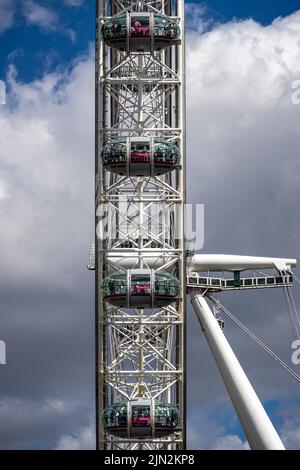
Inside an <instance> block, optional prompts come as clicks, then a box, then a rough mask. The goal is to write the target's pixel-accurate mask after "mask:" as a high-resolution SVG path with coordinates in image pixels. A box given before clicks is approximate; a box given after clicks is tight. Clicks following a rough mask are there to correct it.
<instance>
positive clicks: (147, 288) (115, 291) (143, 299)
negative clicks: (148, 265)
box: [101, 269, 179, 308]
mask: <svg viewBox="0 0 300 470" xmlns="http://www.w3.org/2000/svg"><path fill="white" fill-rule="evenodd" d="M101 291H102V295H103V299H104V300H105V301H106V302H108V303H110V304H111V305H115V306H117V307H123V308H160V307H165V306H167V305H170V304H171V303H172V302H175V301H176V299H177V298H178V295H179V282H178V280H177V279H176V277H174V276H172V275H171V274H169V273H165V272H156V271H153V270H149V269H148V270H147V269H131V270H128V271H127V272H126V273H118V274H111V275H109V276H108V277H106V278H105V279H104V280H103V281H102V284H101Z"/></svg>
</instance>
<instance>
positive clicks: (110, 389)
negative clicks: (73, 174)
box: [95, 0, 186, 450]
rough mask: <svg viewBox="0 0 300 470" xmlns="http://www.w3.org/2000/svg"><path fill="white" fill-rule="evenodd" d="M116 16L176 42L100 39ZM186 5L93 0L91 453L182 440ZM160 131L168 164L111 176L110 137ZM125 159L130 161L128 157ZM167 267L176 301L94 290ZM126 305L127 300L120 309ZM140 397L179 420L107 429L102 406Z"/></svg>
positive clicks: (176, 444)
mask: <svg viewBox="0 0 300 470" xmlns="http://www.w3.org/2000/svg"><path fill="white" fill-rule="evenodd" d="M120 12H126V13H128V14H129V13H130V12H149V13H150V17H151V14H152V13H162V14H167V15H168V16H172V17H175V18H176V20H177V21H178V22H179V25H180V29H181V38H180V43H179V44H176V45H173V46H172V47H169V48H168V49H163V50H160V51H156V50H154V48H153V47H152V46H151V47H150V50H149V51H148V52H132V51H131V50H130V45H129V43H128V44H127V46H126V50H125V51H121V50H116V49H113V48H110V47H109V46H108V45H106V44H105V43H104V41H103V39H102V35H101V27H102V25H103V22H104V21H105V20H106V19H107V18H109V17H111V16H113V15H116V14H118V13H120ZM183 32H184V8H183V1H182V0H162V1H161V0H157V1H156V0H143V1H127V0H108V1H106V0H97V41H96V129H97V133H96V134H97V135H96V227H97V230H96V233H97V236H96V243H95V270H96V343H97V365H96V367H97V371H96V382H97V390H96V395H97V397H96V399H97V410H96V412H97V447H98V448H99V449H111V450H113V449H176V448H183V447H184V439H185V432H184V427H185V291H186V288H185V283H186V266H185V247H184V197H185V180H184V174H185V171H184V155H185V85H184V34H183ZM133 137H147V138H149V140H150V146H152V145H153V139H154V138H157V137H158V138H159V137H163V138H165V139H166V140H167V141H168V142H171V143H174V144H176V145H177V146H178V148H179V150H180V154H181V157H182V160H181V165H180V167H179V168H177V169H176V170H174V171H172V172H170V173H167V174H165V175H161V176H155V174H154V172H153V171H151V173H150V175H149V176H146V177H141V176H131V175H130V172H129V169H128V168H127V171H126V175H123V176H121V175H117V174H113V173H111V172H109V171H107V169H105V168H104V166H103V161H102V159H101V158H100V153H101V150H102V148H103V146H104V145H105V144H108V143H111V142H114V141H116V140H117V139H120V138H122V139H125V140H127V141H128V140H129V139H131V138H133ZM128 160H129V159H128ZM135 268H139V269H148V270H154V269H155V271H156V272H159V271H167V272H169V273H171V274H173V275H174V276H176V278H177V279H178V280H179V283H180V298H178V299H177V301H176V302H175V303H173V304H171V305H169V306H166V307H162V308H155V305H153V307H154V308H152V309H149V308H148V309H140V308H135V309H134V308H124V307H123V308H121V307H120V308H118V307H115V306H113V305H109V304H108V303H106V302H104V300H103V297H102V295H101V292H100V288H99V286H100V285H101V282H102V281H103V279H105V278H106V277H107V276H109V275H110V274H111V273H119V272H120V273H122V272H123V273H124V272H127V271H128V270H129V269H135ZM125 307H126V306H125ZM140 396H144V397H147V398H148V399H150V400H151V401H152V402H154V401H155V400H161V401H162V402H166V403H174V404H176V406H177V407H178V409H179V414H180V420H181V423H180V426H179V428H178V431H177V432H176V433H174V434H172V435H171V436H165V437H160V438H158V437H157V436H156V435H155V432H154V429H153V433H152V437H151V438H147V439H136V438H131V437H130V436H129V437H127V438H118V437H115V436H112V435H109V434H108V433H106V431H105V428H104V426H103V423H102V421H101V412H102V411H103V409H105V407H107V406H108V405H110V404H113V403H116V402H121V401H130V400H132V399H133V398H134V397H140Z"/></svg>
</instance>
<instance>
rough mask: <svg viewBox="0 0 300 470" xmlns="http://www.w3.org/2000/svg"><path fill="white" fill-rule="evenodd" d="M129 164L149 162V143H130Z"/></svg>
mask: <svg viewBox="0 0 300 470" xmlns="http://www.w3.org/2000/svg"><path fill="white" fill-rule="evenodd" d="M131 162H132V163H149V162H150V142H146V141H145V142H134V141H133V142H131Z"/></svg>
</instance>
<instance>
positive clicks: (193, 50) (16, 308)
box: [0, 2, 300, 449]
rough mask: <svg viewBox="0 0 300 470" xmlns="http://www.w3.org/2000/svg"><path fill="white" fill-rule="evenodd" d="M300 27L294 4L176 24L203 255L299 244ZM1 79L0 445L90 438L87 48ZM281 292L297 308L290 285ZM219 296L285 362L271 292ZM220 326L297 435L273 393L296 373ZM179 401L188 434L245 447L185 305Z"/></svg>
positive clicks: (268, 251) (207, 442) (295, 442)
mask: <svg viewBox="0 0 300 470" xmlns="http://www.w3.org/2000/svg"><path fill="white" fill-rule="evenodd" d="M74 3H76V2H74ZM199 13H200V14H201V12H199ZM199 21H201V17H200V19H199ZM299 26H300V13H299V12H298V13H295V14H294V15H291V16H289V17H287V18H281V19H278V20H276V21H275V22H274V23H273V24H272V25H269V26H267V27H263V26H261V25H259V24H257V23H255V22H254V21H252V20H248V21H240V22H234V21H233V22H229V23H226V24H223V25H216V26H214V27H210V30H209V31H207V32H204V33H203V34H201V35H200V34H199V30H198V29H197V27H196V26H195V22H193V28H192V29H191V30H190V31H189V32H188V35H187V77H188V83H187V85H188V88H187V90H188V95H187V105H188V116H187V117H188V128H187V138H188V148H187V179H188V199H189V202H193V203H200V204H201V203H204V204H205V245H204V250H203V251H204V252H207V253H213V252H215V253H221V252H223V253H237V254H253V255H265V256H287V257H299V232H300V223H299V218H298V212H297V205H298V202H299V199H300V185H299V176H300V163H299V158H298V148H299V140H300V126H299V123H300V106H296V105H294V104H293V103H292V99H291V95H292V83H293V81H295V80H297V79H299V78H300V61H299V58H300V45H299V44H300V32H299V31H300V28H299ZM203 28H204V27H203V24H201V25H200V30H201V31H202V30H203ZM8 85H9V88H10V90H11V93H10V96H9V97H8V100H7V105H6V106H0V140H1V142H2V145H1V147H0V170H1V172H0V220H1V231H0V255H1V257H0V259H1V269H0V339H2V340H5V341H6V343H7V365H6V366H0V380H1V390H0V447H1V448H18V449H20V448H27V449H28V448H59V449H62V448H72V449H73V448H74V449H78V448H92V447H93V446H94V433H93V426H94V422H93V418H92V417H93V415H94V311H93V308H94V285H93V282H94V278H93V274H91V273H89V272H87V270H86V263H87V256H88V250H89V242H90V240H91V239H92V238H93V230H94V229H93V222H94V219H93V210H94V207H93V206H94V202H93V201H94V194H93V192H94V188H93V184H94V174H93V171H94V155H93V153H94V129H93V127H94V58H93V54H92V53H91V54H89V55H87V56H86V57H81V58H79V59H78V61H77V63H75V64H73V66H72V68H70V69H68V70H66V71H65V72H61V71H60V72H57V73H52V74H47V75H45V76H44V77H43V78H42V79H41V80H37V81H34V82H32V83H29V84H22V83H21V82H20V81H19V80H18V76H17V72H16V71H15V70H14V69H11V70H10V73H9V76H8ZM295 297H296V302H297V304H298V305H299V301H300V296H299V292H298V289H297V287H295ZM220 300H221V301H222V302H223V303H225V305H226V306H228V307H229V309H232V311H233V312H234V313H236V314H237V315H238V316H239V318H240V319H241V320H242V321H243V322H244V323H245V324H247V326H248V327H249V328H250V329H252V330H253V331H254V332H255V333H256V334H257V335H258V336H259V337H261V338H262V339H263V340H264V341H265V342H266V343H267V344H268V345H270V346H271V347H272V348H273V349H274V350H275V352H277V353H278V354H279V355H280V356H282V357H283V359H284V360H285V361H286V362H288V363H290V356H291V349H290V344H291V341H292V335H291V332H290V329H289V324H288V315H287V312H286V306H285V303H284V299H283V294H282V292H278V291H275V290H272V291H271V292H259V293H255V294H254V293H253V292H249V293H240V294H227V296H225V295H224V297H222V298H220ZM226 335H227V337H228V338H229V340H230V342H231V344H232V346H233V348H234V350H235V351H236V352H237V354H238V357H239V358H240V360H241V363H242V365H243V366H244V367H245V369H246V370H247V373H248V375H249V377H250V379H251V381H252V382H253V384H254V386H255V388H256V390H257V392H258V394H259V395H260V397H261V398H262V399H263V400H264V401H266V400H275V401H280V403H286V405H284V406H283V407H282V408H281V409H280V412H278V413H279V418H280V420H281V423H282V425H281V427H280V429H279V431H280V432H281V433H282V435H283V437H284V439H285V442H286V443H287V445H289V446H290V447H291V448H298V447H300V438H299V436H300V431H299V429H300V423H299V422H298V421H297V419H295V418H293V413H295V412H296V411H297V409H298V408H297V406H298V405H296V404H295V405H291V406H290V408H288V406H287V403H293V402H294V401H296V399H297V396H299V392H298V389H299V387H298V385H297V384H296V383H295V384H294V383H293V382H292V380H291V379H290V378H289V377H288V376H287V375H286V374H285V373H284V372H282V371H281V370H280V369H278V367H277V366H276V365H275V364H274V363H273V362H272V361H271V360H270V359H269V358H267V357H266V356H265V355H264V353H263V352H261V351H260V350H258V349H257V347H256V346H255V345H253V344H251V342H250V341H249V339H248V338H246V337H245V336H243V334H242V333H241V332H240V331H238V330H237V329H236V327H235V326H232V325H231V324H230V323H229V321H226ZM195 358H197V360H195ZM188 412H189V418H188V419H189V421H188V422H189V446H190V447H192V448H195V449H196V448H216V449H217V448H218V449H219V448H234V449H236V448H241V449H245V448H247V445H246V444H245V442H244V441H243V440H242V439H240V438H239V437H238V435H237V431H236V429H237V423H236V418H235V415H234V414H233V413H232V411H231V405H230V402H229V399H228V398H227V395H226V392H225V390H224V387H223V384H222V382H221V379H220V377H219V376H218V372H217V369H216V367H215V364H214V363H213V360H212V358H211V356H210V354H209V352H208V348H207V345H206V343H205V341H204V338H203V337H202V333H201V330H200V328H199V326H198V324H197V322H196V319H195V318H194V313H193V311H192V309H191V307H190V305H188ZM280 413H281V414H280ZM2 418H3V419H2ZM279 418H278V419H279ZM8 422H9V425H7V423H8ZM224 423H226V426H225V424H224ZM228 427H229V428H230V429H231V431H230V432H228Z"/></svg>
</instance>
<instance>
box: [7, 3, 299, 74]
mask: <svg viewBox="0 0 300 470" xmlns="http://www.w3.org/2000/svg"><path fill="white" fill-rule="evenodd" d="M14 2H15V5H16V9H15V14H14V24H13V27H11V28H9V29H7V31H6V32H4V33H2V35H1V39H2V40H1V51H0V79H4V78H5V75H6V73H7V67H8V65H9V64H10V63H14V64H15V66H16V67H17V70H18V75H19V79H20V80H22V81H25V82H26V81H32V80H35V79H38V78H41V76H43V74H44V72H45V70H47V71H51V70H53V69H55V68H56V67H61V66H63V65H64V64H68V63H69V62H70V61H72V59H74V58H76V57H78V55H79V54H84V53H85V52H86V50H87V48H88V47H89V45H90V44H91V43H92V42H93V41H94V35H95V32H94V14H95V1H94V0H83V1H82V3H81V5H78V6H70V5H67V4H66V3H64V2H63V1H62V0H40V1H39V2H38V3H39V4H40V5H42V6H43V7H44V8H47V9H48V10H49V12H55V15H57V22H56V24H53V26H52V27H50V28H47V27H45V26H43V27H41V25H38V24H31V25H30V24H28V20H26V18H25V17H24V14H23V11H22V9H23V5H24V4H25V0H11V3H12V4H13V3H14ZM78 3H79V2H78ZM193 3H198V4H201V5H204V6H205V8H206V16H208V17H209V18H210V19H212V20H213V22H221V23H223V22H227V21H229V20H231V19H235V18H237V19H245V18H253V19H255V20H256V21H258V22H260V23H262V24H268V23H270V22H272V21H273V20H274V19H275V18H277V17H279V16H285V15H288V14H290V13H292V12H294V11H295V10H297V9H298V7H299V2H298V1H297V0H288V1H283V0H282V1H275V0H266V1H260V0H251V1H236V0H235V1H232V0H230V1H229V0H210V1H208V2H193ZM68 31H72V32H73V33H72V35H70V34H69V33H68Z"/></svg>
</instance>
